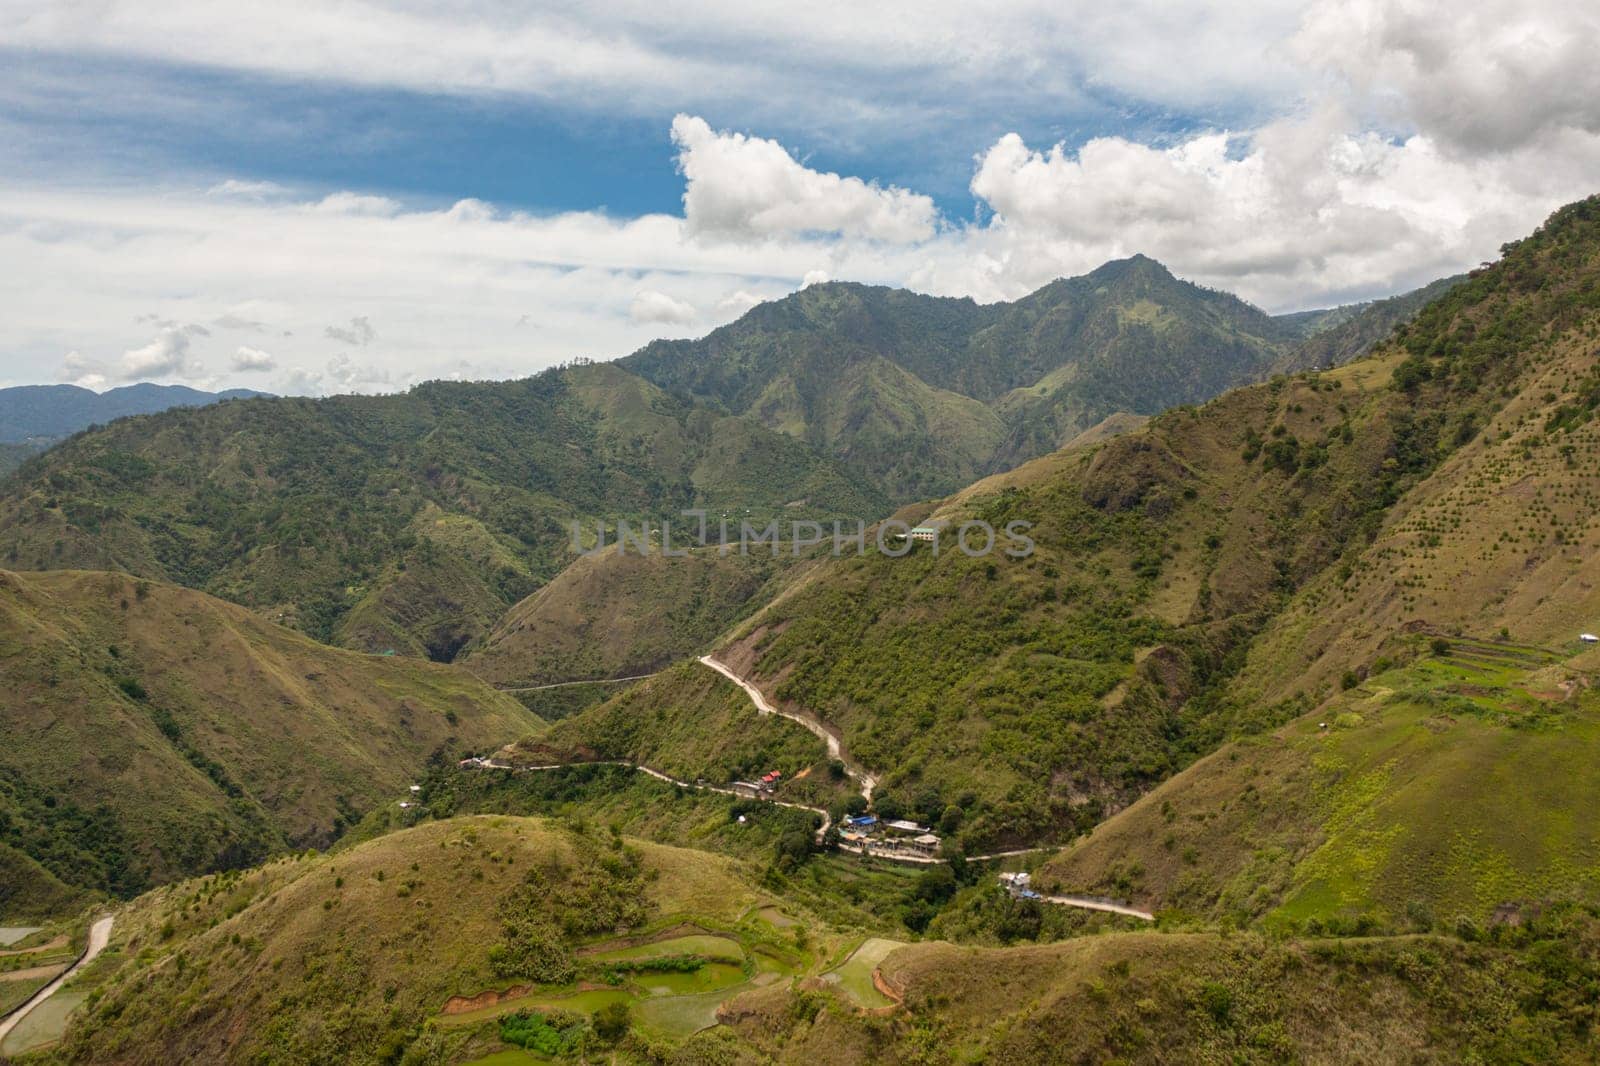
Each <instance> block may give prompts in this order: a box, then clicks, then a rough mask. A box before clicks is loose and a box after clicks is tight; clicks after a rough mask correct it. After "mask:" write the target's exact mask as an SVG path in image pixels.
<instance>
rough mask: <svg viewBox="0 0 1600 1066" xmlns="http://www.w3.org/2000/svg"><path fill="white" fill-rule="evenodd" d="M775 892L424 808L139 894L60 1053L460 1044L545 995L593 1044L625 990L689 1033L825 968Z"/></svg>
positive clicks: (655, 850)
mask: <svg viewBox="0 0 1600 1066" xmlns="http://www.w3.org/2000/svg"><path fill="white" fill-rule="evenodd" d="M771 903H772V900H771V897H769V896H768V895H766V894H765V893H763V892H761V891H759V890H758V889H756V888H755V887H753V886H752V885H751V884H750V883H749V882H748V881H747V880H746V879H745V876H744V874H743V873H742V871H741V869H740V868H739V867H738V865H737V864H735V863H734V862H732V861H730V860H728V859H724V858H720V857H717V856H713V855H709V854H706V853H704V852H696V851H689V850H685V849H679V848H670V847H663V846H660V845H656V844H650V843H647V842H643V841H637V840H630V839H627V838H624V837H622V836H620V835H614V834H612V833H610V832H608V831H606V830H604V829H597V830H583V829H573V828H570V827H566V826H562V825H559V824H556V823H552V822H547V821H544V820H541V819H533V818H504V817H477V818H459V819H452V820H449V821H442V822H430V823H424V824H422V825H420V826H418V827H416V828H414V829H408V830H404V831H401V832H397V833H391V834H389V835H387V836H384V837H381V838H379V839H377V840H373V841H369V842H367V843H364V844H360V845H358V846H356V847H353V848H350V849H348V850H345V851H340V852H337V853H334V854H330V855H326V856H313V857H292V858H287V859H283V860H280V861H277V862H274V863H269V864H267V865H266V866H263V867H261V868H258V869H255V870H251V871H247V872H241V873H234V874H228V875H222V876H215V877H209V878H205V879H203V880H199V881H189V882H184V883H180V884H176V885H172V886H169V887H167V888H164V889H161V890H158V891H156V892H153V893H151V894H149V895H146V896H144V897H141V898H140V899H139V900H138V901H136V902H135V903H134V904H133V905H132V906H130V907H129V908H127V909H126V910H124V911H123V913H122V915H121V916H120V917H119V919H118V923H117V926H116V929H115V936H114V940H113V943H112V947H111V950H110V951H109V952H108V955H107V958H108V963H107V965H105V966H104V967H102V968H101V970H100V972H99V973H98V974H97V975H96V977H95V979H94V980H93V993H92V996H91V1000H90V1007H89V1009H87V1010H86V1011H84V1012H83V1013H82V1015H81V1019H82V1020H81V1021H80V1022H78V1023H77V1024H76V1025H74V1027H73V1029H72V1030H71V1032H70V1033H69V1034H68V1038H67V1041H66V1043H65V1044H64V1046H63V1048H62V1054H63V1056H64V1057H65V1058H67V1059H68V1060H70V1061H75V1062H101V1061H106V1062H111V1061H115V1062H151V1063H156V1062H170V1061H172V1059H173V1058H174V1057H176V1058H178V1059H181V1060H183V1061H220V1060H222V1059H224V1058H226V1059H229V1060H238V1061H243V1060H250V1061H261V1062H285V1063H288V1062H297V1063H304V1062H348V1063H379V1062H393V1061H399V1060H400V1058H401V1056H402V1055H405V1056H406V1058H405V1061H408V1062H444V1061H460V1060H462V1059H464V1058H472V1057H475V1056H474V1055H473V1054H472V1052H473V1050H474V1049H478V1050H477V1054H483V1053H484V1050H486V1049H489V1048H494V1047H503V1046H504V1045H502V1044H501V1039H500V1034H501V1032H502V1025H501V1021H500V1018H501V1017H502V1016H507V1015H511V1014H513V1013H514V1012H515V1011H517V1010H519V1009H521V1010H528V1009H530V1008H543V1009H544V1010H546V1011H550V1012H551V1014H550V1016H551V1017H555V1018H558V1024H559V1025H561V1026H562V1028H563V1029H564V1030H567V1036H568V1037H569V1038H570V1039H572V1040H582V1041H584V1042H585V1043H586V1046H587V1047H588V1049H589V1051H590V1053H591V1054H594V1053H596V1052H598V1051H599V1049H600V1048H602V1047H605V1046H608V1045H611V1044H614V1043H615V1042H616V1040H617V1038H618V1034H615V1033H610V1034H608V1033H606V1032H604V1031H603V1026H600V1025H590V1023H588V1022H587V1015H588V1012H590V1011H597V1010H599V1008H601V1007H602V1006H603V1005H605V1004H607V1003H613V1002H617V1003H624V1004H627V1005H628V1008H629V1009H628V1010H626V1011H624V1012H623V1013H622V1018H623V1021H622V1028H623V1029H624V1030H626V1029H627V1028H628V1027H629V1026H630V1025H632V1026H633V1027H636V1028H637V1029H638V1030H639V1031H640V1033H641V1035H642V1037H643V1038H644V1039H649V1040H661V1039H670V1040H671V1041H672V1042H673V1043H677V1042H681V1041H682V1040H684V1039H686V1038H689V1037H690V1035H691V1034H692V1033H693V1032H694V1031H695V1030H696V1029H698V1028H700V1027H702V1026H704V1025H707V1024H710V1023H711V1022H712V1021H714V1019H715V1010H716V1007H717V1004H718V1002H719V1001H720V1000H721V999H723V998H726V997H727V996H730V995H733V994H735V993H736V992H737V991H739V990H740V989H741V988H749V987H752V985H753V984H755V983H759V984H767V983H769V982H772V981H775V980H778V979H781V978H783V977H786V976H787V975H789V974H792V973H795V972H797V971H803V970H805V969H807V968H810V967H813V966H815V965H816V964H817V957H816V954H815V952H816V951H817V950H819V949H822V948H824V946H825V945H826V944H828V943H829V941H828V940H827V939H824V938H825V937H826V935H827V931H826V929H825V928H824V927H820V926H817V925H816V924H814V923H811V924H810V929H809V935H805V934H806V932H807V930H806V926H804V925H801V924H800V923H799V922H798V921H796V920H795V919H793V918H787V917H779V916H777V915H776V912H775V911H774V912H772V913H773V916H774V917H773V920H768V918H767V917H766V912H764V911H763V910H762V908H763V907H764V906H767V905H770V904H771ZM774 920H775V921H780V922H781V924H777V925H775V924H773V921H774ZM796 933H799V934H801V935H798V936H797V935H796ZM797 942H799V946H798V947H797ZM563 1012H564V1013H563ZM574 1029H586V1032H582V1033H581V1034H580V1033H578V1032H574V1031H572V1030H574ZM597 1030H600V1031H597Z"/></svg>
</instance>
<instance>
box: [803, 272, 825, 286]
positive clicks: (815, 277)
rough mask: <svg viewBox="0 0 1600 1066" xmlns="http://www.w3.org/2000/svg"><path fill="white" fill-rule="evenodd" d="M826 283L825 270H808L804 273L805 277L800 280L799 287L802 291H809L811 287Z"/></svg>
mask: <svg viewBox="0 0 1600 1066" xmlns="http://www.w3.org/2000/svg"><path fill="white" fill-rule="evenodd" d="M827 281H828V272H827V271H826V270H808V271H806V274H805V277H803V278H801V279H800V287H801V288H802V289H809V288H810V287H811V286H813V285H822V284H825V283H826V282H827Z"/></svg>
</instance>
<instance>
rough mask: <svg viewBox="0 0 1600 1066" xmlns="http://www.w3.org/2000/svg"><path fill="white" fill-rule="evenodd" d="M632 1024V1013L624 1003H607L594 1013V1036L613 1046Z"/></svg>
mask: <svg viewBox="0 0 1600 1066" xmlns="http://www.w3.org/2000/svg"><path fill="white" fill-rule="evenodd" d="M632 1024H633V1016H632V1013H631V1012H630V1011H629V1010H628V1005H627V1004H626V1003H607V1004H606V1005H605V1006H604V1007H601V1008H600V1009H599V1010H597V1011H595V1012H594V1031H595V1035H596V1036H598V1037H599V1038H600V1039H601V1040H604V1041H605V1042H606V1043H608V1044H615V1043H616V1042H617V1041H618V1040H621V1039H622V1038H623V1037H624V1036H625V1035H626V1034H627V1032H628V1028H629V1026H631V1025H632Z"/></svg>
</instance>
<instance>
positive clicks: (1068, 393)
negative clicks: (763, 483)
mask: <svg viewBox="0 0 1600 1066" xmlns="http://www.w3.org/2000/svg"><path fill="white" fill-rule="evenodd" d="M1420 302H1421V301H1420V300H1418V299H1416V298H1411V297H1408V298H1402V299H1401V300H1397V301H1395V302H1393V303H1392V305H1389V306H1386V307H1383V308H1375V307H1374V306H1373V305H1352V306H1350V307H1346V308H1340V309H1338V311H1337V312H1317V313H1316V317H1315V318H1314V319H1306V318H1305V317H1304V316H1285V317H1283V318H1273V317H1271V316H1268V315H1266V314H1264V313H1262V312H1261V311H1259V310H1257V309H1256V308H1254V307H1251V306H1250V305H1248V304H1246V303H1244V302H1243V301H1241V300H1239V299H1238V298H1237V297H1234V296H1231V295H1229V294H1227V293H1222V292H1216V291H1213V290H1209V289H1203V288H1201V287H1199V286H1196V285H1193V284H1190V283H1188V282H1185V281H1182V280H1180V279H1178V278H1175V277H1174V276H1173V275H1172V274H1171V272H1170V271H1168V270H1167V269H1166V268H1165V267H1163V266H1162V265H1161V264H1160V263H1157V262H1156V261H1155V260H1152V259H1149V258H1147V257H1145V256H1134V257H1133V258H1130V259H1125V260H1117V261H1115V262H1111V263H1107V264H1105V265H1104V266H1102V267H1100V268H1099V269H1097V270H1095V271H1093V272H1091V273H1089V274H1086V275H1083V276H1081V277H1075V278H1063V279H1060V280H1058V281H1054V282H1051V283H1050V284H1049V285H1046V286H1044V287H1043V288H1041V289H1039V290H1038V291H1036V292H1034V293H1032V294H1030V295H1028V296H1026V297H1024V298H1022V299H1020V300H1017V301H1014V302H1010V303H1005V302H1002V303H995V304H983V305H980V304H977V303H974V302H973V301H971V300H967V299H948V298H940V297H932V296H921V295H918V294H915V293H909V292H905V291H903V290H897V289H887V288H882V287H874V286H868V285H859V284H850V283H837V282H836V283H826V284H820V285H812V286H808V287H807V288H805V289H803V290H802V291H800V292H798V293H795V294H793V295H791V296H788V297H785V298H783V299H781V300H775V301H772V302H770V303H766V304H762V305H760V306H758V307H756V308H755V309H753V310H752V311H750V312H749V313H748V314H746V315H744V316H743V317H742V318H740V319H739V320H738V321H737V322H734V323H732V324H730V325H727V326H724V327H722V328H721V329H718V330H715V331H713V332H712V333H711V334H709V335H708V336H706V337H704V338H702V339H700V340H693V341H658V342H656V343H654V344H651V345H649V346H647V347H646V348H644V349H642V350H641V351H639V352H637V353H635V354H633V355H631V356H629V357H628V358H626V359H623V360H621V365H622V366H624V367H626V368H627V369H629V370H630V371H632V372H634V373H637V374H639V375H641V376H642V377H645V378H647V379H649V380H650V381H653V382H655V383H656V384H658V385H660V386H661V387H663V388H665V389H667V390H668V391H670V392H673V393H675V394H678V395H681V396H685V397H689V398H693V399H696V400H700V401H705V402H710V403H713V404H716V405H718V406H720V407H723V408H725V409H727V410H730V411H733V412H735V413H739V414H744V415H747V416H749V417H751V418H754V419H756V420H757V421H759V422H761V423H762V424H763V425H766V426H770V427H772V428H774V429H777V430H780V431H782V432H784V433H788V434H790V435H792V436H796V437H799V438H801V439H803V440H806V441H809V442H810V443H812V444H814V445H816V446H817V447H818V448H819V449H822V450H824V451H826V452H829V453H830V454H833V455H835V456H837V457H838V458H839V459H840V460H842V461H843V462H844V463H845V464H846V465H847V466H849V467H850V468H851V469H853V470H856V471H858V472H859V473H861V474H862V475H863V476H865V477H867V478H868V479H870V480H871V481H873V482H874V483H875V484H877V485H879V486H880V487H881V488H883V490H884V491H885V492H886V493H888V495H890V496H891V497H893V498H894V499H896V500H899V501H902V502H904V501H908V500H914V499H919V498H927V497H930V496H937V495H942V494H944V493H948V492H950V491H952V490H954V489H956V488H959V487H960V486H961V485H964V484H966V483H968V482H970V481H972V480H974V479H976V478H978V477H980V476H982V475H984V474H986V473H991V472H994V471H996V470H1001V469H1005V468H1006V467H1009V466H1014V465H1016V464H1017V463H1019V462H1022V461H1024V460H1026V459H1030V458H1033V457H1034V456H1037V455H1040V454H1042V453H1045V452H1049V451H1052V450H1054V449H1056V448H1059V447H1061V446H1062V445H1063V444H1065V443H1067V442H1068V441H1069V440H1071V439H1072V438H1073V437H1074V436H1076V435H1077V434H1078V433H1080V432H1082V431H1084V430H1086V429H1088V428H1090V427H1092V426H1094V425H1095V424H1097V423H1099V422H1100V421H1101V420H1103V419H1105V418H1107V417H1109V416H1112V415H1116V414H1134V415H1150V414H1155V413H1157V412H1159V411H1162V410H1165V409H1166V408H1169V407H1173V406H1176V405H1178V404H1185V403H1197V402H1201V401H1204V400H1208V399H1210V398H1211V397H1213V396H1216V395H1218V394H1219V393H1221V392H1223V391H1225V390H1226V389H1228V388H1231V387H1233V386H1236V385H1242V384H1246V383H1248V382H1252V381H1258V380H1261V379H1262V378H1264V377H1266V376H1267V375H1268V373H1269V372H1270V371H1271V370H1272V369H1273V368H1274V367H1275V366H1277V365H1278V364H1280V363H1284V362H1286V361H1287V363H1288V364H1290V365H1310V364H1309V363H1305V359H1306V358H1313V357H1311V356H1305V357H1301V356H1297V355H1296V354H1295V353H1296V352H1297V351H1298V350H1299V348H1300V347H1301V345H1302V344H1303V343H1309V341H1307V340H1306V338H1307V337H1308V336H1312V335H1313V334H1316V336H1315V337H1313V339H1314V340H1315V341H1316V343H1317V344H1318V345H1319V347H1318V351H1319V352H1323V353H1325V354H1324V355H1320V356H1317V357H1316V358H1326V359H1328V360H1329V362H1328V363H1326V364H1324V365H1332V362H1333V361H1345V360H1346V359H1348V358H1351V357H1353V356H1355V355H1357V354H1361V353H1363V352H1364V351H1365V350H1366V348H1367V347H1369V346H1370V344H1371V343H1372V342H1374V341H1376V340H1378V339H1381V338H1382V337H1383V336H1384V335H1386V334H1387V333H1388V332H1389V331H1390V330H1391V329H1392V328H1393V327H1394V325H1395V324H1396V323H1397V322H1399V321H1401V320H1402V319H1403V318H1405V317H1407V316H1408V315H1409V314H1410V313H1411V312H1412V311H1414V310H1415V308H1416V307H1417V306H1420ZM1335 317H1336V318H1337V319H1338V320H1339V321H1340V322H1341V323H1343V325H1342V326H1340V328H1338V329H1337V330H1335V329H1334V326H1335V322H1334V321H1333V319H1334V318H1335ZM1319 327H1320V329H1321V330H1323V331H1325V332H1321V333H1319V332H1318V330H1319ZM1335 335H1337V336H1338V337H1339V338H1340V341H1339V342H1330V339H1329V338H1330V337H1332V336H1335ZM1330 344H1332V345H1333V346H1332V347H1330Z"/></svg>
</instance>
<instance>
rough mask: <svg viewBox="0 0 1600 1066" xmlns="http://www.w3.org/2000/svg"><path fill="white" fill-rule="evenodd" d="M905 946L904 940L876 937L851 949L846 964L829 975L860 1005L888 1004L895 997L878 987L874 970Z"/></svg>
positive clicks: (877, 1005) (831, 979)
mask: <svg viewBox="0 0 1600 1066" xmlns="http://www.w3.org/2000/svg"><path fill="white" fill-rule="evenodd" d="M902 947H905V944H904V943H903V942H902V941H899V940H884V939H882V938H879V937H873V938H871V939H869V940H867V941H865V942H864V943H863V944H862V945H861V946H860V947H858V948H856V950H855V951H853V952H851V953H850V957H849V958H848V959H846V960H845V961H844V965H842V966H840V967H839V968H838V969H837V970H834V971H832V972H831V973H829V974H828V975H827V977H828V979H829V980H830V981H832V982H834V983H836V984H838V986H839V987H840V988H842V989H844V991H845V993H846V994H847V995H849V997H850V998H851V999H852V1000H854V1001H855V1002H856V1003H857V1004H858V1005H860V1006H862V1007H869V1008H871V1007H887V1006H889V1004H890V1003H892V1002H893V1000H891V999H889V997H888V996H885V995H884V994H883V993H882V992H879V991H878V989H877V986H875V985H874V984H873V983H872V973H873V971H874V970H876V969H877V968H878V964H879V963H881V962H882V961H883V960H884V959H886V958H888V957H889V954H890V953H891V952H893V951H894V950H895V949H896V948H902Z"/></svg>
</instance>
